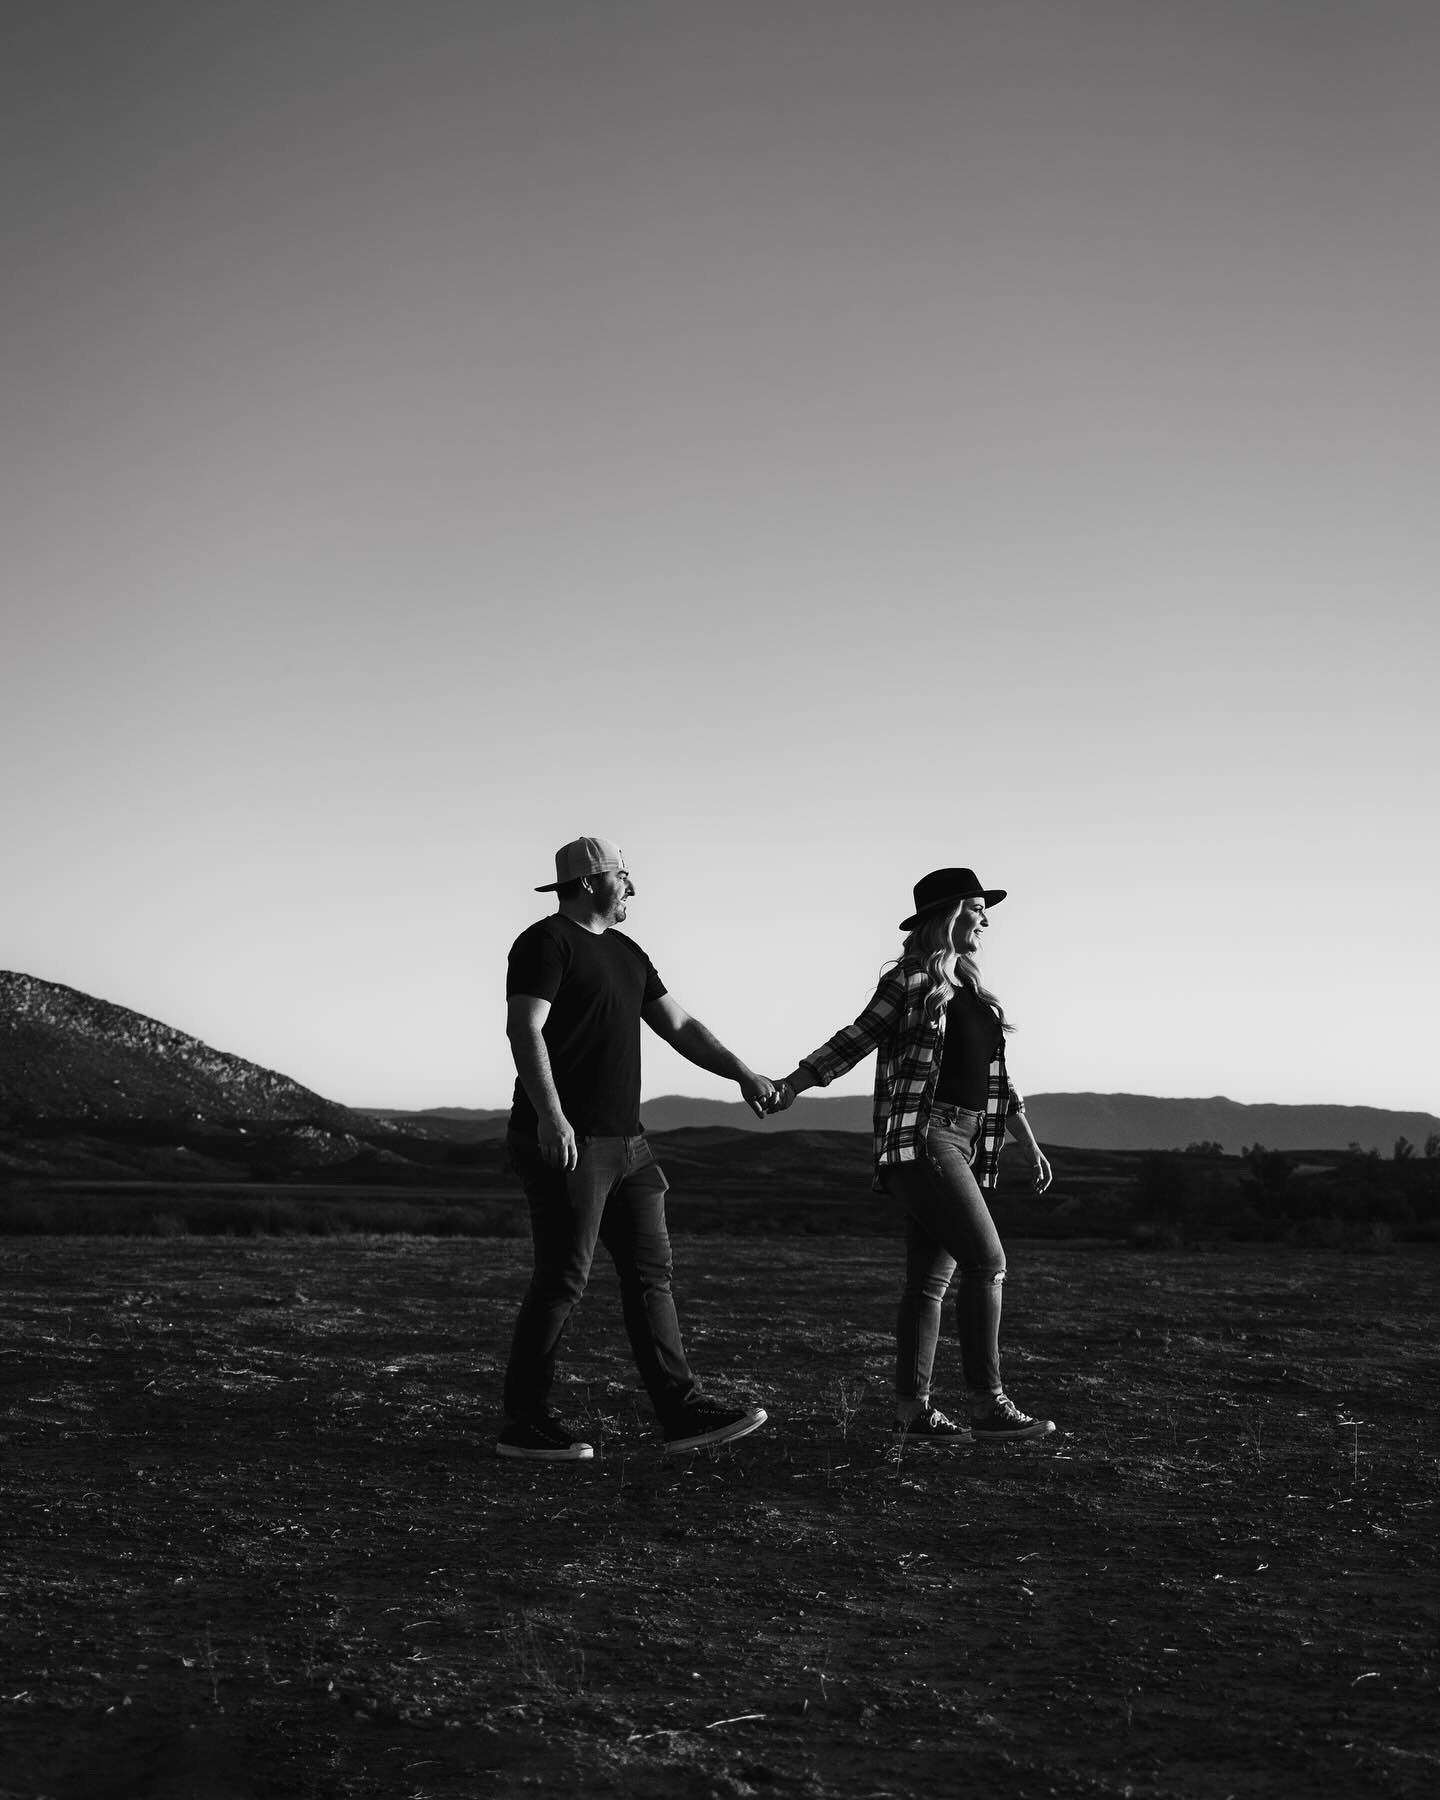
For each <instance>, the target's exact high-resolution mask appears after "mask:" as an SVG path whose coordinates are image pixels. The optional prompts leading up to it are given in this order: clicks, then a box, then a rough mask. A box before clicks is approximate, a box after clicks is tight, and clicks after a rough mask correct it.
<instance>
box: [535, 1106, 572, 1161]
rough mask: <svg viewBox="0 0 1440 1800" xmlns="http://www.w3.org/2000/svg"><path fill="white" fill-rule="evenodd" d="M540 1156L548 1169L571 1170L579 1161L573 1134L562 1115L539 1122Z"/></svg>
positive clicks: (568, 1122)
mask: <svg viewBox="0 0 1440 1800" xmlns="http://www.w3.org/2000/svg"><path fill="white" fill-rule="evenodd" d="M540 1155H541V1157H542V1158H543V1159H544V1162H545V1166H546V1167H547V1168H550V1169H566V1170H569V1169H573V1168H575V1167H576V1166H577V1164H578V1163H579V1161H580V1151H579V1148H578V1146H577V1145H576V1143H575V1133H574V1132H573V1131H572V1130H571V1129H570V1121H569V1120H568V1119H567V1118H566V1117H565V1115H564V1113H557V1114H556V1115H555V1117H554V1118H553V1119H542V1120H541V1121H540Z"/></svg>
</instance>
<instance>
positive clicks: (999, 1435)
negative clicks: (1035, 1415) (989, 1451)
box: [970, 1394, 1055, 1444]
mask: <svg viewBox="0 0 1440 1800" xmlns="http://www.w3.org/2000/svg"><path fill="white" fill-rule="evenodd" d="M1054 1429H1055V1421H1054V1420H1053V1419H1032V1418H1031V1417H1030V1415H1029V1413H1022V1412H1021V1410H1020V1408H1019V1407H1018V1406H1017V1405H1016V1404H1015V1402H1014V1401H1013V1400H1007V1399H1006V1397H1005V1396H1004V1394H997V1395H996V1397H995V1404H994V1406H992V1407H991V1408H990V1411H989V1412H988V1413H986V1414H985V1415H984V1417H983V1418H979V1419H972V1420H971V1421H970V1435H971V1436H972V1437H973V1438H974V1439H975V1442H976V1443H977V1444H1020V1443H1024V1441H1025V1440H1026V1439H1027V1438H1042V1437H1049V1435H1050V1433H1051V1432H1052V1431H1053V1430H1054Z"/></svg>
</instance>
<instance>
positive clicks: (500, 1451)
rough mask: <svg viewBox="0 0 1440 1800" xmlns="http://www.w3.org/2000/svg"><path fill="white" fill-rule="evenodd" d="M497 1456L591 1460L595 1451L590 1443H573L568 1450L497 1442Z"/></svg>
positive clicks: (528, 1460)
mask: <svg viewBox="0 0 1440 1800" xmlns="http://www.w3.org/2000/svg"><path fill="white" fill-rule="evenodd" d="M495 1454H496V1455H497V1456H511V1457H514V1459H515V1460H516V1462H549V1463H556V1462H591V1461H593V1460H594V1456H595V1452H594V1450H593V1449H592V1448H591V1446H590V1445H589V1444H579V1445H572V1446H571V1448H570V1449H568V1450H523V1449H521V1448H520V1446H519V1445H518V1444H497V1445H496V1446H495Z"/></svg>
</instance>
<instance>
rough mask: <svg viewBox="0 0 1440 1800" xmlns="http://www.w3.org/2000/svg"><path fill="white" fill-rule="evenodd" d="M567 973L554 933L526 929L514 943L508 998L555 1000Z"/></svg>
mask: <svg viewBox="0 0 1440 1800" xmlns="http://www.w3.org/2000/svg"><path fill="white" fill-rule="evenodd" d="M564 973H565V959H564V957H563V955H562V954H561V950H560V945H559V944H558V943H557V942H556V940H555V938H554V936H553V935H552V933H550V932H548V931H545V930H543V929H541V930H536V929H533V928H532V929H531V930H529V931H522V932H521V933H520V935H519V937H518V938H516V940H515V942H514V943H513V944H512V945H511V947H510V963H509V967H508V968H507V969H506V971H505V998H506V999H507V1000H508V999H510V998H511V996H512V995H514V994H530V995H532V996H533V997H534V998H535V999H536V1000H553V999H554V998H555V996H556V995H557V994H558V993H559V992H560V982H561V979H562V978H563V976H564ZM662 991H663V990H662Z"/></svg>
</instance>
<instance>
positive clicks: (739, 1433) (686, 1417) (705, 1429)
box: [665, 1400, 765, 1456]
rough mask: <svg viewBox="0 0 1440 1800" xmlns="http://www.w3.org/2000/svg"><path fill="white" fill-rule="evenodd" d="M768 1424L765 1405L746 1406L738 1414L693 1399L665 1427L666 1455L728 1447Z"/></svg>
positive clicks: (711, 1402)
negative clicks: (730, 1443)
mask: <svg viewBox="0 0 1440 1800" xmlns="http://www.w3.org/2000/svg"><path fill="white" fill-rule="evenodd" d="M764 1423H765V1408H764V1407H763V1406H746V1407H742V1408H741V1409H740V1410H739V1411H737V1410H736V1409H735V1408H734V1407H732V1406H717V1405H716V1404H715V1402H714V1401H713V1400H692V1401H691V1402H690V1404H689V1406H687V1407H686V1408H685V1410H684V1412H682V1413H681V1414H679V1416H678V1417H677V1418H675V1419H673V1420H672V1421H671V1422H670V1424H669V1425H667V1426H666V1428H665V1454H666V1455H667V1456H678V1455H679V1454H680V1453H681V1451H683V1450H704V1449H707V1448H708V1447H709V1446H710V1445H711V1444H728V1443H729V1442H730V1441H731V1439H732V1438H742V1437H747V1436H748V1435H749V1434H750V1433H751V1432H752V1431H758V1430H759V1429H760V1427H761V1426H762V1425H763V1424H764Z"/></svg>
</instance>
